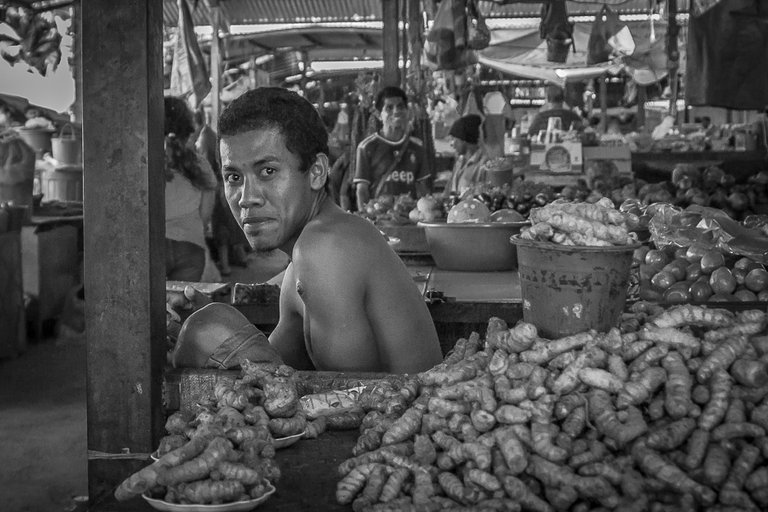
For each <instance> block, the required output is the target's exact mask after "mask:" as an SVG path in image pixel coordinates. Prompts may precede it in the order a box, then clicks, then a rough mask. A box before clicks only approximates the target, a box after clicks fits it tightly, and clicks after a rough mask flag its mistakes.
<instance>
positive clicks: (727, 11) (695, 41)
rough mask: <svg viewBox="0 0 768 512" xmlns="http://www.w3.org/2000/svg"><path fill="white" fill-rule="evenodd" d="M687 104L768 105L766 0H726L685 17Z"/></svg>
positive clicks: (743, 107) (758, 107) (757, 107)
mask: <svg viewBox="0 0 768 512" xmlns="http://www.w3.org/2000/svg"><path fill="white" fill-rule="evenodd" d="M685 69H686V87H685V99H686V102H687V103H688V104H689V105H710V106H716V107H724V108H732V109H739V110H763V109H764V108H765V106H766V105H768V2H766V1H765V0H724V1H722V2H720V3H718V4H716V5H713V6H712V7H711V8H710V9H708V10H707V11H705V12H703V13H702V14H701V15H700V16H691V18H690V20H689V22H688V61H687V66H686V68H685Z"/></svg>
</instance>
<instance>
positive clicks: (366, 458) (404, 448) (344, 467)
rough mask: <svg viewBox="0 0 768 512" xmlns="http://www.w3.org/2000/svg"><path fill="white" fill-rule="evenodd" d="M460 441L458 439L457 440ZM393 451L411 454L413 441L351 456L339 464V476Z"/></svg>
mask: <svg viewBox="0 0 768 512" xmlns="http://www.w3.org/2000/svg"><path fill="white" fill-rule="evenodd" d="M456 442H458V441H456ZM385 453H393V454H396V455H402V456H406V457H408V456H410V455H411V454H412V453H413V443H398V444H391V445H389V446H383V447H381V448H379V449H377V450H374V451H372V452H368V453H363V454H362V455H358V456H356V457H352V458H349V459H347V460H345V461H344V462H342V463H341V464H339V468H338V474H339V476H342V477H343V476H346V475H347V474H348V473H349V472H350V471H352V469H353V468H355V467H357V466H360V465H363V464H369V463H374V462H384V454H385Z"/></svg>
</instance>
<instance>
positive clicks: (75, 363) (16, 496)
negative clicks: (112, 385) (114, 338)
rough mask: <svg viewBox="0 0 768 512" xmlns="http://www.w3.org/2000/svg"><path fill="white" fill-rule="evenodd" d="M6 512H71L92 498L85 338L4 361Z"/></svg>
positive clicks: (1, 484)
mask: <svg viewBox="0 0 768 512" xmlns="http://www.w3.org/2000/svg"><path fill="white" fill-rule="evenodd" d="M0 376H2V383H3V384H2V386H1V387H0V440H2V441H0V446H2V448H0V452H1V453H2V454H3V456H2V460H3V462H2V464H0V503H2V505H0V509H2V510H4V511H8V512H61V511H66V510H71V507H72V506H73V498H75V497H76V496H84V495H87V494H88V476H87V460H86V395H85V341H84V338H80V339H70V340H66V341H63V340H62V341H56V340H53V339H49V340H45V341H42V342H39V343H33V344H30V345H28V347H27V350H26V352H24V353H23V354H22V355H21V356H19V357H17V358H15V359H6V360H0Z"/></svg>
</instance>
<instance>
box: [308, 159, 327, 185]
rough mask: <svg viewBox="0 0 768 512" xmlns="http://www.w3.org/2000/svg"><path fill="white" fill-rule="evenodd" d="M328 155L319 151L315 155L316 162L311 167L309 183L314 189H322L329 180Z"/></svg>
mask: <svg viewBox="0 0 768 512" xmlns="http://www.w3.org/2000/svg"><path fill="white" fill-rule="evenodd" d="M328 171H329V166H328V156H327V155H326V154H324V153H318V154H317V156H316V157H315V163H313V164H312V166H311V167H310V168H309V185H310V187H312V190H321V189H322V188H323V187H325V182H326V181H328Z"/></svg>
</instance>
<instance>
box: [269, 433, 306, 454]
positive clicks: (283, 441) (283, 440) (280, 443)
mask: <svg viewBox="0 0 768 512" xmlns="http://www.w3.org/2000/svg"><path fill="white" fill-rule="evenodd" d="M304 432H305V431H301V432H299V433H298V434H294V435H292V436H286V437H277V438H275V441H274V443H272V445H273V446H274V447H275V450H279V449H280V448H288V447H289V446H291V445H292V444H294V443H296V442H297V441H298V440H299V439H301V436H303V435H304Z"/></svg>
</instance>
